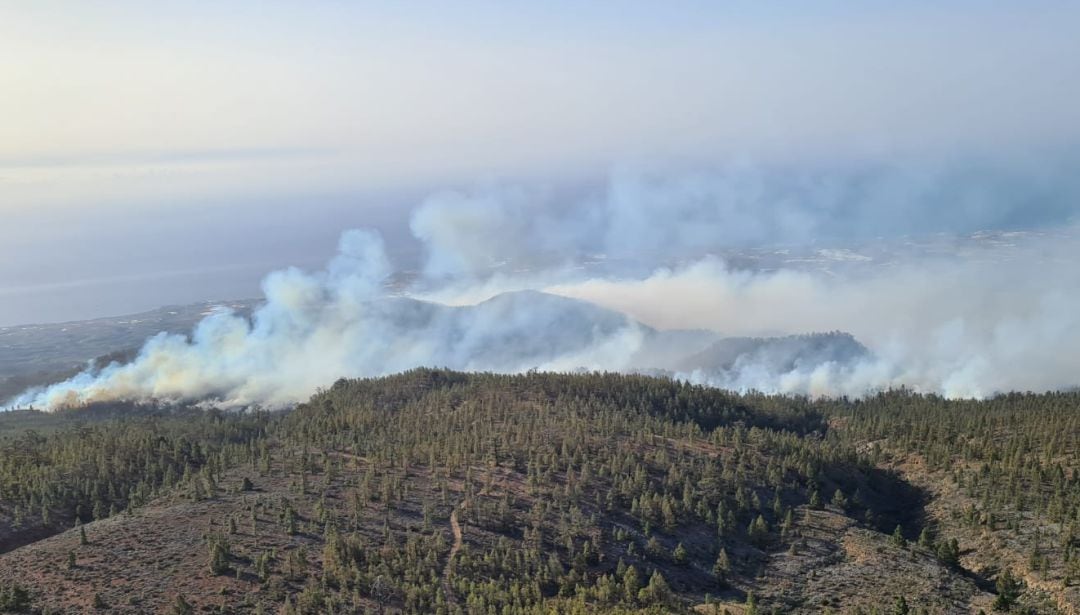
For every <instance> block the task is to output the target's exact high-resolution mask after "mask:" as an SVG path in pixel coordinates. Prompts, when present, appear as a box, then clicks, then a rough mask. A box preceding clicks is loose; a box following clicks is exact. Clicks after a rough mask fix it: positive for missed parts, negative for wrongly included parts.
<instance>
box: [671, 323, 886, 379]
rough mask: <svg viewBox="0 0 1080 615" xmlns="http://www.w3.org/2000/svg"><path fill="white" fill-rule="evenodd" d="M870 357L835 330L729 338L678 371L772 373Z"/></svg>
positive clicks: (690, 359) (851, 338)
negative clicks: (742, 368)
mask: <svg viewBox="0 0 1080 615" xmlns="http://www.w3.org/2000/svg"><path fill="white" fill-rule="evenodd" d="M869 356H870V351H869V350H867V348H866V346H863V345H862V344H860V343H859V341H858V340H856V339H855V337H854V336H852V335H851V334H849V333H843V332H841V331H832V332H829V333H810V334H805V335H787V336H783V337H764V338H762V337H727V338H723V339H720V340H717V341H716V342H713V343H712V344H711V345H710V346H709V347H708V348H705V349H704V350H702V351H701V352H698V353H696V354H693V355H690V356H687V357H686V358H685V359H683V360H682V361H681V362H680V363H679V364H678V366H677V369H678V370H679V371H694V370H702V371H705V372H723V371H731V370H733V369H737V368H738V366H739V365H740V364H742V365H747V364H752V365H756V366H759V367H760V368H762V369H766V370H768V371H769V372H770V373H785V372H790V371H793V370H796V369H807V368H813V367H814V366H817V365H821V364H824V363H839V364H848V363H853V362H855V361H859V360H862V359H866V358H868V357H869Z"/></svg>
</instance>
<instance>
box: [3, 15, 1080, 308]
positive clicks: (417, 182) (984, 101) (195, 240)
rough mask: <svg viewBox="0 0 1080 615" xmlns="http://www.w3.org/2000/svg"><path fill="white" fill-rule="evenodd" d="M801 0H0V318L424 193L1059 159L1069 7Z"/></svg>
mask: <svg viewBox="0 0 1080 615" xmlns="http://www.w3.org/2000/svg"><path fill="white" fill-rule="evenodd" d="M810 4H811V3H792V2H732V3H718V2H667V3H655V2H617V3H616V2H610V3H606V2H593V3H570V2H544V3H538V2H490V3H486V2H466V3H461V2H454V3H450V2H430V3H424V2H409V3H393V4H391V3H385V4H375V3H356V2H317V3H316V2H305V3H297V2H265V1H262V2H240V1H236V2H198V1H191V2H183V3H147V2H92V3H91V2H81V1H76V0H72V1H69V2H52V1H48V0H35V1H33V2H17V1H14V0H12V1H8V2H4V1H0V232H2V234H3V235H2V236H3V240H2V241H0V325H3V324H12V323H16V322H29V321H42V320H59V319H68V318H81V317H86V316H93V315H105V314H113V313H122V312H126V311H131V310H135V309H143V308H150V307H154V306H157V305H160V304H163V303H168V302H179V301H190V300H194V299H201V298H212V297H231V296H250V295H254V294H255V293H256V289H257V280H258V278H259V276H260V275H261V273H263V272H265V271H267V270H269V269H271V268H274V267H278V266H281V265H285V264H300V265H306V264H314V263H318V262H321V261H323V260H324V259H325V258H326V257H327V256H328V255H329V254H331V253H332V251H333V247H334V243H335V238H336V236H337V235H338V233H339V232H340V231H341V230H342V229H344V228H348V227H352V226H358V225H364V224H373V225H376V226H381V227H383V228H386V229H388V232H389V234H390V236H391V239H392V238H393V237H394V236H395V233H396V234H400V235H405V234H406V233H407V213H406V212H407V209H408V208H409V207H412V206H413V205H415V204H416V203H417V202H420V201H422V200H423V199H424V197H425V196H426V195H427V194H428V193H430V192H432V191H435V190H438V189H440V188H443V187H446V186H462V185H465V186H468V185H472V184H475V183H477V182H488V181H492V180H512V181H524V182H542V183H544V184H551V185H564V184H574V183H575V182H590V181H598V180H599V181H601V182H602V181H603V177H605V176H606V175H607V174H608V172H609V170H610V169H611V168H613V167H619V166H623V165H638V164H649V165H652V164H661V165H663V166H664V167H665V168H682V167H684V166H685V167H699V166H708V165H712V164H728V163H730V162H731V161H732V160H736V161H742V162H744V163H745V161H751V163H752V164H769V165H775V164H784V165H792V166H794V167H803V166H814V165H821V164H827V165H830V166H834V167H842V166H843V165H845V164H848V163H851V164H854V165H858V164H863V163H864V162H865V161H875V162H880V161H898V164H901V165H902V166H905V167H910V165H912V164H914V163H913V161H924V160H934V161H938V162H940V161H956V160H969V159H986V158H993V159H1000V158H1006V159H1012V158H1017V159H1022V160H1024V161H1026V162H1025V164H1027V165H1028V166H1029V167H1030V168H1032V169H1034V170H1033V171H1032V173H1034V174H1035V175H1040V174H1041V173H1043V169H1044V166H1047V165H1044V164H1043V162H1042V161H1046V160H1049V161H1052V163H1048V166H1049V167H1052V169H1053V170H1052V171H1051V172H1049V174H1045V176H1044V175H1040V178H1039V179H1038V181H1036V183H1038V184H1039V185H1040V186H1041V188H1042V190H1043V191H1044V192H1046V191H1048V189H1047V185H1049V186H1050V189H1049V191H1051V192H1052V188H1053V183H1054V182H1056V181H1058V179H1057V178H1059V177H1068V175H1069V174H1068V173H1067V172H1062V162H1061V160H1062V158H1060V157H1059V154H1060V152H1075V151H1076V147H1077V145H1080V36H1077V32H1080V5H1078V4H1077V3H1075V2H1040V1H1032V2H1015V3H1003V2H935V3H932V2H918V1H913V2H904V3H896V2H851V3H845V2H824V3H812V4H813V9H812V10H811V9H810ZM1065 159H1066V160H1075V158H1071V159H1069V158H1067V157H1066V158H1065ZM1033 161H1034V162H1033ZM1066 164H1070V163H1066ZM1066 171H1067V169H1066ZM1047 177H1049V179H1047ZM1070 194H1075V192H1072V193H1070ZM1036 205H1037V204H1036ZM917 211H923V210H917ZM943 230H944V229H943ZM390 243H394V242H392V241H391V242H390Z"/></svg>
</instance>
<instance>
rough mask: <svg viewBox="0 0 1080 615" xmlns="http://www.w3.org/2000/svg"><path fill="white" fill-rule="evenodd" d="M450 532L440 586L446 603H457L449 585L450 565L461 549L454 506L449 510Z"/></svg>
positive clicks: (459, 526)
mask: <svg viewBox="0 0 1080 615" xmlns="http://www.w3.org/2000/svg"><path fill="white" fill-rule="evenodd" d="M450 532H451V533H453V535H454V544H453V546H451V547H450V555H449V556H447V558H446V567H445V568H443V574H442V588H443V594H444V595H445V596H446V601H447V603H449V604H452V605H457V603H458V601H457V596H455V595H454V590H453V588H452V587H451V586H450V565H451V564H452V563H453V561H454V556H455V555H457V552H458V551H459V550H460V549H461V524H460V523H458V519H457V509H456V508H455V509H454V510H452V511H450Z"/></svg>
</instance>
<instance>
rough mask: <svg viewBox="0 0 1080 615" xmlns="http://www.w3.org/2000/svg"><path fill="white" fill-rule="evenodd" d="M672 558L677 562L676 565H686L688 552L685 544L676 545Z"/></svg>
mask: <svg viewBox="0 0 1080 615" xmlns="http://www.w3.org/2000/svg"><path fill="white" fill-rule="evenodd" d="M671 557H672V558H673V559H674V560H675V563H676V564H678V565H680V566H684V565H686V560H687V557H688V554H687V552H686V547H684V546H683V543H681V542H680V543H679V544H677V545H675V550H674V551H672V552H671Z"/></svg>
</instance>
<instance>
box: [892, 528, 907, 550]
mask: <svg viewBox="0 0 1080 615" xmlns="http://www.w3.org/2000/svg"><path fill="white" fill-rule="evenodd" d="M891 540H892V543H893V545H895V546H897V547H899V548H901V549H903V548H905V547H907V539H906V538H904V528H902V527H900V526H899V525H897V526H896V529H895V530H893V533H892V539H891Z"/></svg>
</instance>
